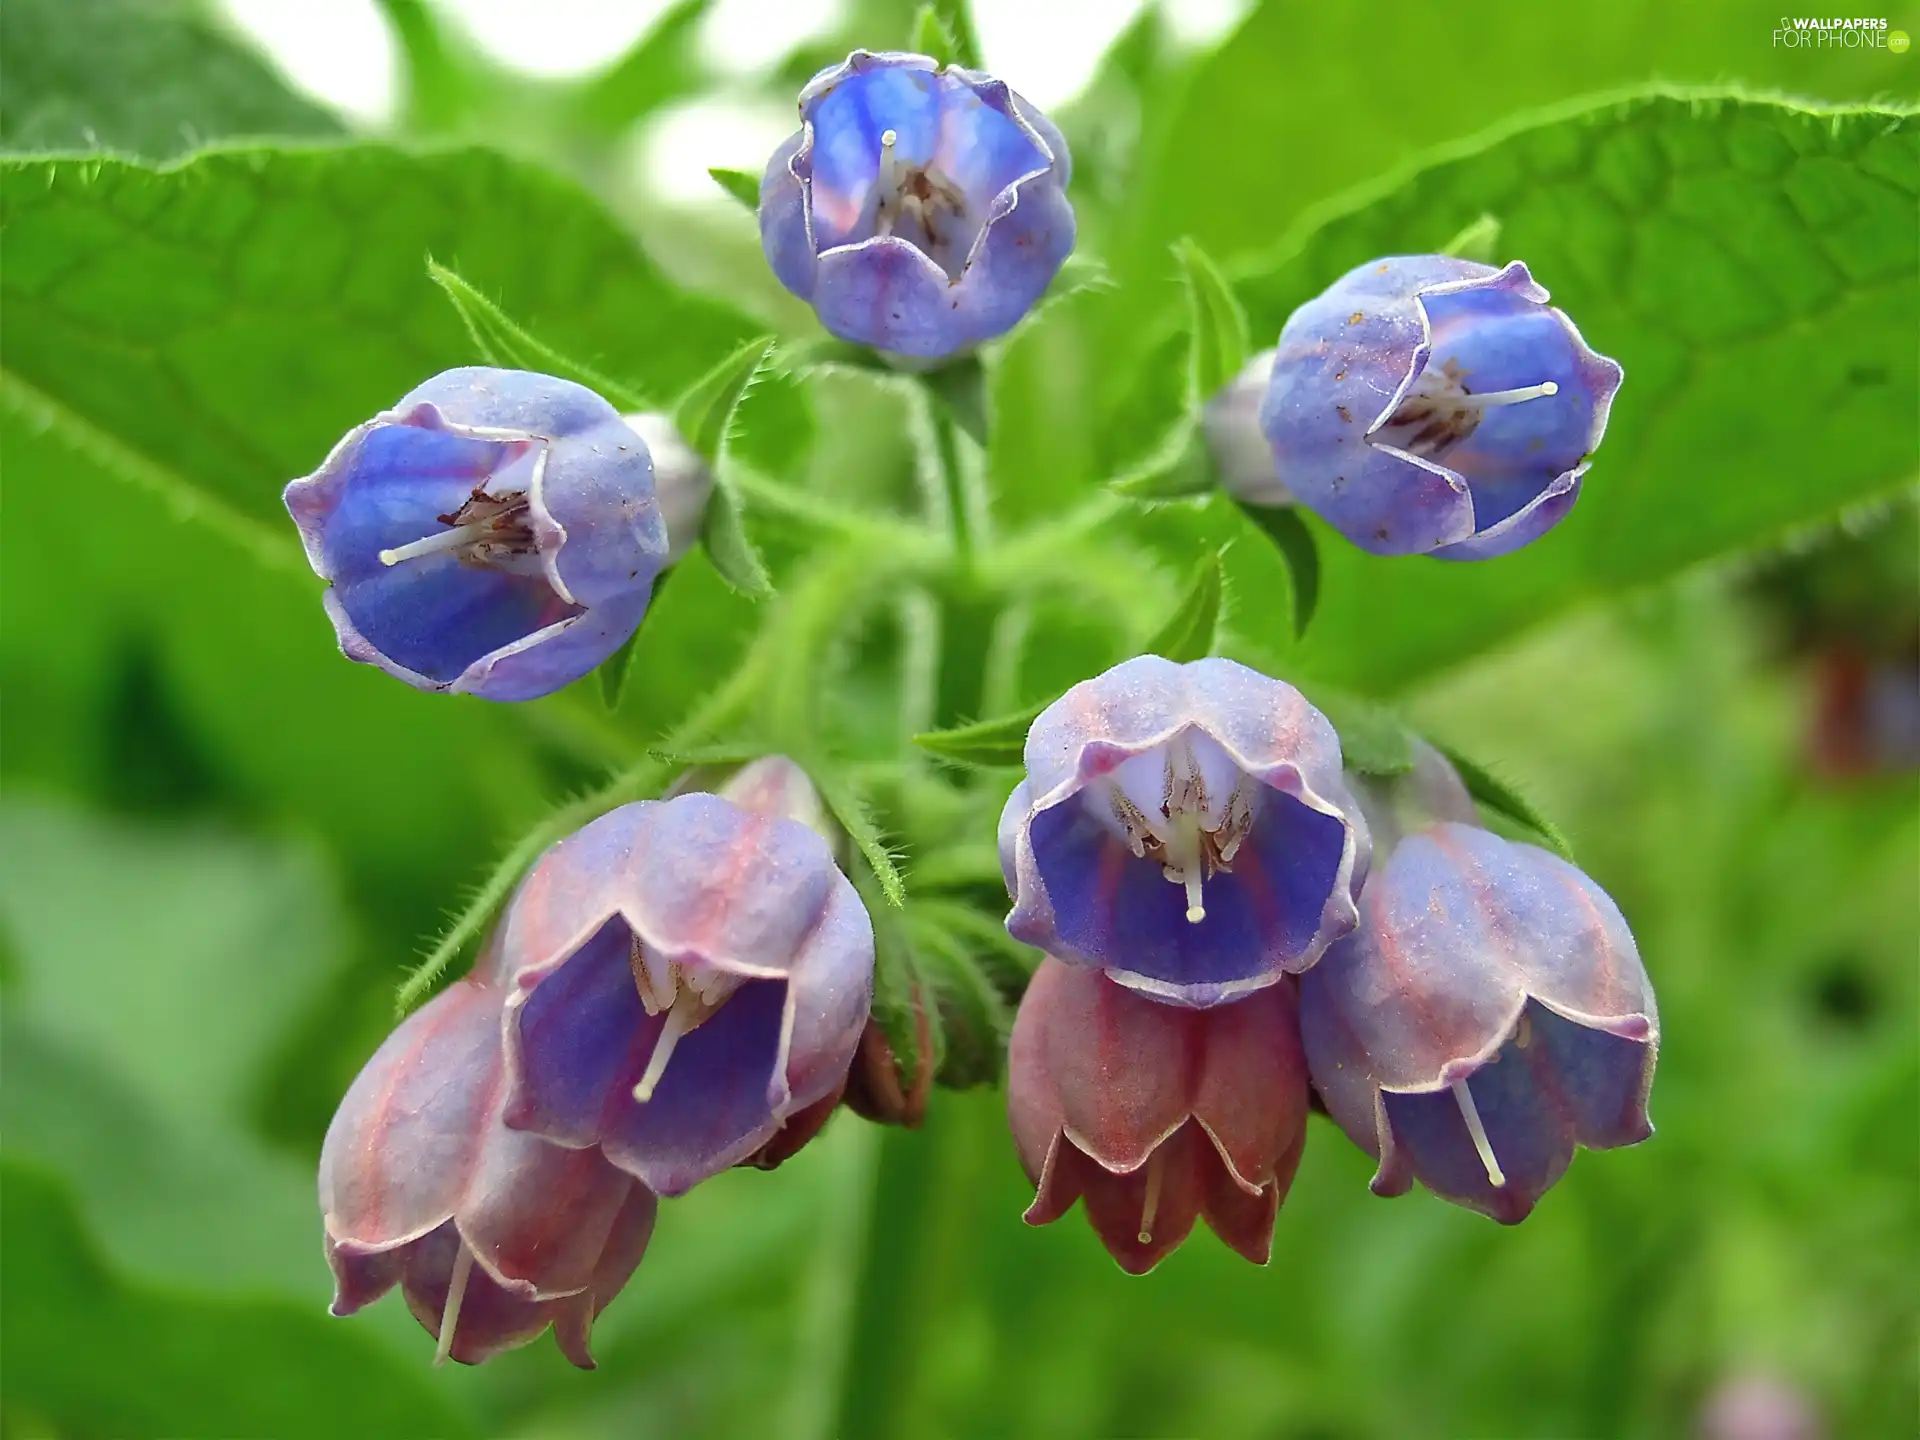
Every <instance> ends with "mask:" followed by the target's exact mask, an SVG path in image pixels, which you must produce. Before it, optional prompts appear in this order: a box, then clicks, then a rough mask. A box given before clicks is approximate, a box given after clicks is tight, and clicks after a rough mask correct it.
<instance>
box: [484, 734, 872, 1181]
mask: <svg viewBox="0 0 1920 1440" xmlns="http://www.w3.org/2000/svg"><path fill="white" fill-rule="evenodd" d="M759 763H760V765H761V766H762V767H763V768H762V769H760V770H757V771H756V770H753V769H752V767H750V768H749V771H743V772H742V773H741V774H740V775H739V776H736V777H735V779H734V781H733V782H731V783H730V784H729V786H728V787H726V790H725V792H724V793H723V794H722V795H709V794H704V793H692V794H685V795H679V796H676V797H674V798H673V799H671V800H660V801H652V800H644V801H639V802H637V803H635V804H631V805H624V806H622V807H621V808H619V809H617V810H614V811H611V812H609V813H608V814H605V815H603V816H601V817H600V818H599V819H598V820H595V821H594V822H593V823H592V824H590V825H588V826H586V827H585V828H584V829H582V830H579V831H577V832H576V833H574V834H573V835H571V836H569V837H568V838H567V839H565V840H562V841H561V842H560V843H559V844H557V845H555V846H554V847H553V848H552V849H551V850H549V851H548V852H547V853H546V854H545V855H544V856H542V857H541V859H540V861H539V863H538V864H536V865H535V866H534V868H533V870H532V871H531V873H530V874H529V875H528V876H527V879H526V881H525V882H524V883H523V884H522V886H521V889H520V893H519V894H518V895H517V896H516V897H515V899H514V902H513V905H512V908H511V909H510V910H509V911H508V913H507V917H506V920H505V921H504V922H503V926H502V964H503V966H504V967H505V968H506V970H507V972H508V973H509V974H510V975H511V988H512V995H511V998H510V999H509V1001H508V1005H507V1020H506V1044H507V1056H508V1066H509V1074H510V1083H509V1087H508V1090H509V1093H508V1099H507V1123H508V1124H509V1125H511V1126H513V1127H514V1128H516V1129H522V1130H529V1131H532V1132H534V1133H535V1134H538V1135H540V1136H542V1137H544V1138H546V1139H548V1140H551V1141H554V1142H555V1143H557V1144H560V1145H566V1146H574V1147H585V1146H594V1145H598V1146H600V1147H601V1148H602V1149H603V1150H604V1151H605V1152H606V1155H607V1158H608V1159H610V1160H612V1161H613V1163H614V1164H616V1165H618V1166H620V1167H621V1168H622V1169H624V1170H626V1171H627V1172H629V1173H630V1174H633V1175H635V1176H638V1177H639V1178H640V1180H641V1181H643V1182H644V1183H645V1184H646V1186H647V1187H648V1188H649V1189H651V1190H654V1191H656V1192H657V1193H659V1194H662V1195H678V1194H681V1193H683V1192H684V1191H686V1190H687V1189H689V1188H690V1187H692V1186H693V1185H695V1184H697V1183H698V1182H700V1181H701V1180H704V1179H706V1178H707V1177H708V1176H710V1175H713V1174H715V1173H717V1172H718V1171H721V1170H724V1169H726V1168H727V1167H728V1166H731V1165H736V1164H739V1163H742V1162H743V1161H749V1160H752V1159H754V1158H755V1157H758V1158H759V1159H760V1161H761V1163H766V1162H767V1161H768V1160H770V1159H777V1158H780V1157H781V1156H783V1155H784V1154H785V1153H787V1152H788V1150H789V1148H790V1146H789V1145H785V1144H782V1145H775V1146H772V1147H771V1148H770V1149H769V1148H768V1147H769V1142H770V1141H772V1140H773V1139H774V1137H775V1136H776V1135H779V1134H780V1132H781V1131H782V1129H783V1127H785V1126H787V1125H788V1123H789V1122H790V1121H791V1122H793V1124H794V1126H795V1132H794V1133H795V1134H796V1135H797V1137H798V1138H799V1139H804V1138H805V1135H806V1134H810V1133H811V1131H810V1130H807V1128H806V1127H807V1126H808V1125H809V1124H814V1125H817V1123H819V1122H823V1121H824V1119H825V1111H824V1110H810V1107H814V1106H817V1105H820V1104H821V1103H822V1102H824V1101H826V1100H827V1099H828V1097H830V1096H832V1095H834V1094H836V1093H838V1092H839V1090H840V1089H841V1087H842V1086H844V1085H845V1083H846V1077H847V1069H848V1066H849V1065H850V1064H851V1063H852V1060H853V1056H854V1051H855V1049H856V1047H857V1046H858V1044H859V1041H860V1032H861V1029H862V1027H863V1026H864V1025H865V1024H866V1020H867V1013H868V1009H869V1005H870V1002H871V997H872V988H873V927H872V924H871V923H870V922H869V920H868V918H867V912H866V910H865V909H864V908H863V907H862V905H861V903H860V900H859V897H858V896H857V895H856V894H855V893H854V889H853V886H852V885H851V884H850V883H848V881H847V878H846V877H845V876H844V875H842V874H841V873H840V871H839V870H838V869H837V868H836V867H835V865H834V862H833V854H832V851H831V850H830V849H829V847H828V845H827V842H826V841H825V840H824V839H823V838H821V836H820V835H819V834H817V833H816V832H815V831H813V830H811V829H809V828H808V827H807V826H805V825H803V824H801V823H799V822H798V821H796V820H793V819H789V818H787V816H786V815H785V814H782V813H780V812H779V811H778V810H777V809H775V810H757V809H749V808H743V805H742V803H737V801H751V800H753V799H754V798H756V797H758V798H760V799H761V800H763V801H766V802H768V803H775V804H777V803H778V797H780V796H782V795H783V794H786V795H790V794H791V787H787V786H783V785H781V784H778V783H773V784H769V783H767V780H766V776H765V770H764V767H765V765H766V764H767V763H768V762H759ZM777 763H778V764H780V765H784V766H788V767H791V762H790V761H784V760H782V761H778V762H777ZM796 773H797V770H796ZM809 793H810V787H809ZM729 796H731V797H734V798H728V797H729ZM829 1108H830V1107H829ZM763 1151H764V1152H765V1153H764V1154H763V1153H762V1152H763Z"/></svg>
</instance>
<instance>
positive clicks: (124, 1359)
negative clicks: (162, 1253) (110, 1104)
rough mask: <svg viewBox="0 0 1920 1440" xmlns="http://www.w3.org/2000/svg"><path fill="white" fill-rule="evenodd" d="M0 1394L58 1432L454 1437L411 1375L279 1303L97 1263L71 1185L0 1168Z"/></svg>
mask: <svg viewBox="0 0 1920 1440" xmlns="http://www.w3.org/2000/svg"><path fill="white" fill-rule="evenodd" d="M0 1183H3V1184H4V1188H5V1191H6V1205H5V1207H4V1209H0V1215H3V1216H4V1219H5V1227H6V1228H5V1241H4V1245H5V1250H6V1256H7V1283H6V1285H5V1287H4V1288H0V1323H4V1325H5V1328H6V1332H7V1362H8V1363H7V1391H8V1395H7V1398H8V1401H9V1402H10V1403H11V1404H12V1405H16V1406H23V1407H26V1409H27V1410H28V1411H29V1412H30V1413H32V1414H33V1415H35V1416H36V1417H37V1418H42V1419H47V1420H53V1421H56V1422H58V1425H59V1432H60V1433H73V1434H110V1435H131V1436H147V1435H276V1436H279V1435H284V1436H299V1435H313V1436H335V1435H342V1434H351V1435H366V1436H386V1435H393V1436H401V1435H463V1434H468V1433H470V1432H471V1426H470V1424H469V1422H468V1421H467V1420H466V1419H465V1417H463V1416H462V1415H461V1414H460V1413H459V1412H458V1411H457V1410H455V1409H454V1408H453V1407H452V1406H450V1405H449V1404H448V1403H447V1402H446V1401H444V1400H443V1399H441V1398H440V1397H439V1396H437V1395H435V1394H434V1392H433V1390H432V1389H431V1388H430V1387H429V1385H428V1383H427V1378H426V1376H425V1375H423V1374H421V1373H419V1372H418V1371H412V1372H410V1371H409V1370H408V1368H407V1365H406V1362H405V1361H404V1360H401V1359H399V1358H397V1357H394V1356H390V1355H386V1354H383V1353H382V1352H381V1350H380V1348H379V1347H378V1346H377V1345H376V1344H374V1343H372V1342H371V1340H370V1339H369V1337H368V1336H366V1335H364V1334H361V1333H357V1332H356V1331H354V1330H353V1329H351V1328H349V1327H347V1326H343V1325H337V1324H332V1323H329V1321H328V1319H327V1317H326V1316H325V1315H323V1314H320V1313H317V1312H315V1311H313V1310H310V1309H307V1308H306V1307H304V1306H301V1305H298V1304H296V1303H295V1302H293V1301H290V1300H269V1299H258V1298H253V1297H246V1298H238V1297H234V1298H229V1297H225V1296H214V1295H210V1294H206V1293H195V1292H193V1291H189V1290H176V1289H168V1288H162V1287H160V1286H156V1285H151V1284H148V1283H145V1282H142V1281H138V1280H133V1279H128V1278H126V1277H124V1276H122V1275H120V1274H118V1273H116V1272H115V1271H113V1270H111V1269H109V1268H108V1266H107V1265H106V1264H105V1262H104V1261H103V1260H102V1259H101V1257H100V1254H99V1252H98V1251H97V1250H96V1249H95V1248H94V1246H93V1244H92V1243H91V1242H90V1240H89V1238H88V1236H87V1235H86V1233H85V1231H84V1230H83V1229H82V1228H81V1226H80V1223H79V1219H78V1217H77V1216H76V1214H75V1211H74V1205H73V1200H72V1197H71V1195H70V1194H69V1193H68V1191H67V1190H66V1188H65V1187H64V1186H62V1185H61V1184H59V1183H58V1182H57V1181H56V1180H55V1179H54V1178H53V1177H52V1176H51V1175H49V1174H48V1173H47V1172H45V1171H43V1170H40V1169H38V1168H35V1167H31V1166H26V1165H21V1164H18V1163H15V1162H13V1161H7V1162H5V1163H3V1164H0Z"/></svg>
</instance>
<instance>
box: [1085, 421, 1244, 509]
mask: <svg viewBox="0 0 1920 1440" xmlns="http://www.w3.org/2000/svg"><path fill="white" fill-rule="evenodd" d="M1218 483H1219V476H1218V474H1217V473H1216V472H1215V470H1214V466H1213V457H1212V456H1211V455H1210V454H1209V453H1208V452H1207V442H1206V439H1205V437H1204V436H1203V435H1202V434H1201V431H1200V427H1199V425H1198V424H1196V423H1195V422H1194V421H1193V419H1192V418H1191V417H1183V418H1181V419H1179V420H1176V421H1174V422H1173V427H1172V429H1170V430H1168V431H1167V437H1166V439H1165V440H1163V441H1161V442H1160V445H1159V446H1158V447H1157V448H1156V449H1155V450H1154V451H1153V453H1152V454H1150V455H1148V456H1147V457H1146V458H1145V459H1144V460H1142V461H1141V462H1140V463H1139V464H1138V465H1136V466H1134V468H1133V469H1131V470H1129V471H1127V472H1126V474H1124V475H1120V476H1116V477H1115V478H1114V479H1112V480H1110V481H1108V482H1107V485H1108V488H1109V489H1111V490H1112V491H1113V492H1114V493H1115V494H1116V495H1124V496H1125V497H1126V498H1127V499H1129V500H1184V499H1187V498H1188V497H1190V496H1194V495H1205V494H1207V493H1208V492H1209V491H1211V490H1213V489H1214V488H1215V487H1216V486H1217V484H1218Z"/></svg>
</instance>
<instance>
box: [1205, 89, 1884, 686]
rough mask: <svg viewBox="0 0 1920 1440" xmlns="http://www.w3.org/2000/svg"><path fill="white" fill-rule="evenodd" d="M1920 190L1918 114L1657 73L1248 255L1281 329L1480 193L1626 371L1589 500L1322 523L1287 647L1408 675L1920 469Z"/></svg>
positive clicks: (1507, 234)
mask: <svg viewBox="0 0 1920 1440" xmlns="http://www.w3.org/2000/svg"><path fill="white" fill-rule="evenodd" d="M1917 196H1920V119H1916V118H1915V116H1914V115H1912V114H1909V113H1891V112H1888V111H1885V110H1844V111H1836V112H1817V111H1808V110H1804V109H1801V108H1798V107H1795V106H1792V105H1788V104H1784V103H1778V102H1773V101H1762V100H1752V99H1739V98H1731V97H1725V96H1719V97H1708V96H1700V95H1684V94H1656V95H1650V96H1643V97H1635V98H1631V99H1624V100H1618V101H1613V102H1609V103H1603V104H1599V105H1589V106H1585V107H1580V108H1572V109H1569V110H1568V111H1566V112H1563V113H1561V114H1559V115H1557V116H1551V117H1548V118H1546V119H1544V120H1538V121H1535V122H1534V123H1529V124H1525V125H1521V126H1518V127H1511V128H1509V129H1507V130H1506V131H1504V132H1502V133H1500V134H1497V135H1495V136H1493V137H1491V138H1489V139H1486V140H1483V141H1479V142H1476V143H1474V144H1472V145H1469V146H1463V147H1461V148H1460V149H1458V150H1457V151H1455V152H1454V153H1452V154H1450V155H1445V156H1442V157H1441V158H1440V159H1438V160H1437V161H1435V162H1434V163H1432V164H1429V165H1427V166H1425V167H1423V168H1420V169H1417V170H1415V171H1412V172H1411V173H1408V174H1405V175H1402V176H1399V177H1397V178H1395V179H1393V180H1391V181H1390V182H1388V183H1386V184H1384V185H1382V186H1379V187H1377V188H1375V189H1374V190H1373V191H1372V192H1371V193H1370V194H1367V195H1364V196H1361V197H1359V198H1357V199H1355V200H1353V201H1350V202H1348V203H1346V204H1344V205H1342V206H1340V207H1338V208H1337V209H1336V210H1335V211H1333V212H1332V213H1331V214H1328V215H1325V216H1322V217H1319V218H1320V222H1321V223H1318V224H1310V225H1308V226H1304V227H1303V228H1302V233H1301V234H1300V235H1299V236H1298V237H1297V238H1294V239H1290V240H1289V241H1287V242H1285V243H1283V245H1282V246H1281V248H1280V249H1279V251H1278V252H1277V253H1276V258H1275V259H1274V260H1273V261H1272V262H1271V263H1264V262H1263V263H1261V264H1259V265H1255V266H1250V267H1245V269H1244V273H1243V274H1242V275H1241V276H1240V283H1239V286H1238V290H1239V293H1240V295H1241V297H1242V299H1244V300H1245V301H1246V302H1247V305H1248V308H1249V310H1250V312H1251V313H1252V315H1253V317H1254V323H1255V328H1256V331H1257V332H1258V333H1265V334H1272V333H1276V332H1277V331H1278V329H1279V327H1280V324H1281V322H1282V321H1283V320H1284V319H1285V318H1286V316H1287V314H1288V313H1289V312H1290V311H1291V310H1292V309H1293V307H1294V306H1296V305H1297V304H1299V303H1300V302H1301V301H1303V300H1305V299H1307V298H1309V297H1311V296H1312V295H1314V294H1315V293H1317V292H1318V291H1319V290H1320V289H1322V288H1323V287H1324V286H1326V285H1327V284H1329V283H1330V282H1331V281H1333V280H1334V279H1336V278H1338V277H1339V276H1340V275H1341V274H1342V273H1344V272H1345V271H1346V270H1348V269H1349V268H1351V267H1352V266H1354V265H1357V264H1361V263H1363V262H1365V261H1367V260H1368V259H1371V258H1373V257H1375V256H1378V255H1383V254H1396V253H1408V252H1418V251H1421V250H1428V249H1434V248H1437V247H1438V246H1440V245H1442V244H1444V243H1445V242H1446V241H1447V240H1448V238H1449V237H1451V236H1453V235H1455V234H1457V233H1458V232H1460V231H1461V230H1462V229H1463V228H1464V227H1466V226H1468V225H1470V224H1471V223H1473V222H1474V221H1475V220H1476V219H1477V217H1479V216H1480V215H1482V214H1491V215H1493V216H1495V217H1497V218H1498V220H1499V222H1500V227H1501V228H1500V242H1499V243H1500V254H1501V257H1502V258H1503V259H1505V258H1509V257H1513V256H1519V257H1523V258H1525V259H1526V260H1527V262H1528V263H1529V265H1530V266H1531V267H1532V269H1533V273H1534V275H1535V276H1536V278H1538V279H1539V280H1540V281H1541V283H1543V284H1545V285H1546V286H1547V287H1548V288H1549V289H1550V290H1551V291H1552V292H1553V299H1554V303H1556V304H1558V305H1560V306H1562V307H1563V308H1564V309H1565V310H1566V311H1567V312H1568V313H1569V314H1570V315H1572V316H1573V317H1574V318H1575V320H1576V321H1577V322H1578V324H1579V325H1580V327H1581V330H1582V331H1583V333H1584V334H1585V335H1586V336H1587V338H1588V340H1589V341H1590V342H1591V343H1592V344H1593V345H1594V347H1595V348H1596V349H1598V350H1599V351H1601V352H1602V353H1603V354H1607V355H1611V356H1613V357H1615V358H1616V359H1618V360H1619V361H1620V362H1621V363H1622V364H1623V365H1624V366H1625V367H1626V372H1627V379H1626V384H1625V386H1624V387H1623V389H1622V390H1621V392H1620V397H1619V399H1618V400H1617V401H1616V403H1615V405H1614V409H1613V418H1612V423H1611V425H1610V427H1609V429H1608V432H1607V437H1606V440H1605V442H1604V444H1602V446H1601V447H1600V449H1599V451H1598V453H1597V455H1596V458H1595V460H1594V466H1593V470H1592V473H1591V474H1590V475H1589V476H1588V478H1587V481H1586V485H1585V489H1584V492H1583V495H1582V499H1581V501H1580V503H1579V505H1578V506H1577V507H1576V508H1575V510H1574V512H1573V514H1572V516H1571V518H1569V519H1568V520H1567V521H1566V522H1565V523H1564V524H1562V525H1561V526H1560V527H1559V528H1558V529H1557V530H1555V531H1554V532H1553V533H1552V534H1550V535H1549V536H1547V537H1546V539H1544V540H1542V541H1540V542H1539V543H1537V544H1535V545H1533V546H1530V547H1529V548H1528V549H1526V550H1525V551H1523V552H1521V553H1519V554H1517V555H1512V556H1506V557H1503V558H1501V559H1498V560H1494V561H1490V562H1485V563H1479V564H1448V563H1445V562H1440V561H1432V560H1409V559H1378V558H1374V557H1371V556H1367V555H1364V554H1362V553H1361V552H1359V551H1358V550H1356V549H1354V548H1353V547H1352V546H1350V545H1346V544H1344V543H1339V542H1330V543H1327V544H1325V545H1323V547H1322V559H1323V561H1324V568H1325V574H1324V577H1323V580H1322V590H1321V593H1322V596H1323V600H1322V603H1321V607H1320V612H1319V615H1318V618H1317V619H1316V621H1315V625H1314V628H1313V631H1312V633H1311V634H1310V635H1309V636H1308V638H1307V640H1306V642H1305V644H1304V646H1303V647H1302V648H1301V650H1300V651H1299V652H1298V655H1297V664H1298V666H1299V668H1301V669H1302V670H1303V671H1305V672H1307V673H1311V674H1316V675H1321V676H1324V677H1326V678H1328V679H1331V680H1334V681H1337V682H1339V683H1341V684H1346V685H1350V686H1353V687H1355V688H1358V689H1362V690H1373V691H1380V690H1389V689H1393V688H1396V687H1399V686H1402V685H1405V684H1407V683H1409V682H1411V681H1414V680H1417V679H1419V678H1420V677H1421V676H1423V675H1426V674H1429V673H1432V672H1433V671H1436V670H1438V669H1441V668H1443V667H1445V666H1447V665H1449V664H1452V663H1454V662H1456V661H1459V660H1461V659H1464V658H1465V657H1467V656H1469V655H1473V654H1476V653H1478V652H1480V651H1482V650H1485V649H1486V648H1488V647H1489V646H1492V645H1496V644H1498V643H1500V642H1501V641H1503V640H1505V639H1506V638H1507V637H1509V636H1511V635H1512V634H1514V633H1515V632H1516V631H1518V630H1520V629H1522V628H1524V627H1526V626H1528V625H1531V624H1533V623H1535V622H1537V621H1539V620H1542V619H1545V618H1549V617H1551V616H1552V615H1554V614H1556V613H1558V612H1561V611H1564V610H1565V609H1567V608H1568V607H1569V606H1572V605H1575V604H1577V603H1579V602H1581V601H1583V600H1587V599H1593V598H1597V597H1602V596H1607V595H1615V594H1618V593H1620V592H1622V591H1625V590H1628V589H1630V588H1633V587H1636V586H1639V585H1644V584H1647V583H1649V582H1652V581H1656V580H1659V579H1661V578H1662V577H1665V576H1668V575H1671V574H1673V573H1674V572H1676V571H1677V570H1679V569H1681V568H1682V567H1685V566H1687V565H1691V564H1694V563H1696V562H1699V561H1703V560H1707V559H1710V558H1713V557H1715V556H1720V555H1726V554H1733V553H1739V552H1743V551H1748V550H1752V549H1754V548H1756V547H1759V546H1763V545H1766V544H1769V543H1773V542H1775V541H1777V540H1778V539H1780V538H1781V537H1782V536H1783V535H1785V534H1787V533H1789V532H1790V531H1792V530H1793V529H1794V528H1795V527H1798V526H1802V525H1806V524H1809V523H1816V522H1820V521H1823V520H1827V519H1830V518H1831V517H1833V516H1835V515H1837V514H1839V513H1840V512H1841V511H1843V510H1844V509H1846V508H1847V507H1848V506H1850V505H1854V504H1857V503H1859V502H1861V501H1864V500H1868V499H1870V498H1872V497H1875V496H1878V495H1881V494H1884V493H1886V492H1888V491H1889V490H1891V489H1894V488H1896V487H1899V486H1901V485H1903V484H1905V483H1907V482H1909V481H1911V480H1912V479H1913V477H1914V475H1915V471H1916V458H1917V457H1920V416H1917V415H1916V412H1915V410H1914V405H1913V396H1914V393H1915V387H1916V384H1920V376H1917V375H1916V359H1917V358H1920V357H1917V355H1916V345H1915V340H1916V337H1920V230H1916V227H1915V225H1914V218H1913V217H1914V206H1915V201H1916V197H1917ZM1276 613H1277V611H1276ZM1262 638H1263V639H1269V640H1271V639H1272V637H1262ZM1274 643H1277V641H1274Z"/></svg>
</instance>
